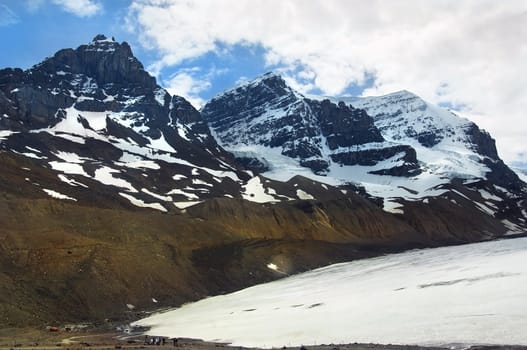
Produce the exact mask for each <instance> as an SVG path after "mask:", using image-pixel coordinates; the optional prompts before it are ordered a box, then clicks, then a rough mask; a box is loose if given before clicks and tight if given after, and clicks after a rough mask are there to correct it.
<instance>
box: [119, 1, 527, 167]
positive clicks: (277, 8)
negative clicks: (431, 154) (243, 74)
mask: <svg viewBox="0 0 527 350" xmlns="http://www.w3.org/2000/svg"><path fill="white" fill-rule="evenodd" d="M129 23H133V24H134V26H135V27H136V30H137V33H138V34H139V37H140V40H141V41H142V43H143V45H144V46H145V47H149V48H151V49H156V50H158V51H159V52H160V60H159V62H158V64H157V67H158V69H162V68H163V67H165V66H170V65H175V64H177V63H180V62H182V61H184V60H186V59H189V58H194V57H198V56H201V55H203V54H205V53H207V52H210V51H218V50H219V45H218V43H221V44H222V45H233V44H258V45H261V46H262V47H264V48H265V49H266V50H267V51H266V56H265V59H266V62H267V63H268V64H269V65H279V66H281V67H283V71H284V72H285V73H286V74H285V75H286V77H287V78H288V80H291V81H294V82H296V87H299V88H301V89H303V90H306V89H312V88H319V89H321V90H322V91H323V92H324V93H325V94H330V95H337V94H340V93H342V91H344V89H345V88H346V87H347V86H348V85H349V84H351V83H353V84H359V85H361V84H364V82H365V79H366V78H367V77H368V76H369V75H371V74H373V76H374V77H375V84H374V86H373V87H372V88H369V89H368V90H367V91H365V93H366V94H383V93H388V92H393V91H396V90H401V89H407V90H410V91H412V92H414V93H416V94H418V95H420V96H422V97H423V98H425V99H427V100H430V101H431V102H435V103H439V102H449V103H451V104H453V105H463V106H464V108H463V113H464V114H465V115H469V116H470V117H471V118H472V119H473V120H475V121H476V122H477V123H478V124H479V125H480V126H482V127H483V128H485V129H487V130H488V131H490V132H491V134H492V135H493V136H494V137H495V138H496V139H497V141H498V146H499V151H500V154H501V155H502V156H503V157H504V158H505V160H507V161H512V160H515V159H517V158H518V157H520V153H521V152H523V153H526V152H527V144H526V143H525V141H524V139H525V136H526V135H527V120H526V118H525V116H524V114H525V112H524V111H525V109H526V107H527V94H526V93H525V86H527V26H526V25H525V23H527V2H526V1H519V0H518V1H514V0H510V1H495V0H465V1H458V0H444V1H424V0H398V1H382V0H371V1H368V2H364V1H362V0H311V1H306V0H266V1H263V0H262V1H254V0H223V1H217V0H199V1H192V0H136V1H133V3H132V4H131V6H130V18H129Z"/></svg>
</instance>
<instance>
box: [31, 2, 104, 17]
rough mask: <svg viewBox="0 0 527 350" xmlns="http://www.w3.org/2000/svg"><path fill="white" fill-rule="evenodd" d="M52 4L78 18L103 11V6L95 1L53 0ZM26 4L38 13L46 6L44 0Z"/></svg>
mask: <svg viewBox="0 0 527 350" xmlns="http://www.w3.org/2000/svg"><path fill="white" fill-rule="evenodd" d="M51 2H52V3H53V4H55V5H57V6H60V7H61V8H62V9H63V10H64V11H66V12H69V13H71V14H74V15H75V16H78V17H91V16H93V15H96V14H97V13H99V12H100V11H101V10H102V5H101V4H100V3H99V2H97V1H93V0H51ZM26 3H27V6H28V8H29V10H30V11H36V10H37V9H39V8H40V7H41V6H42V5H43V4H44V0H26Z"/></svg>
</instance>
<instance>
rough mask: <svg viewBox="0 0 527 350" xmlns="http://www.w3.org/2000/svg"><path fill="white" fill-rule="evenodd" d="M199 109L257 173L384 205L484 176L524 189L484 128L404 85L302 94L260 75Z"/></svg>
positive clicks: (399, 205)
mask: <svg viewBox="0 0 527 350" xmlns="http://www.w3.org/2000/svg"><path fill="white" fill-rule="evenodd" d="M270 87H271V88H270ZM276 91H281V92H282V93H278V94H277V93H276ZM202 114H203V117H204V118H205V120H206V121H207V122H208V123H209V125H210V127H211V128H212V129H213V131H214V133H215V135H216V136H217V137H218V139H219V143H220V144H221V145H223V146H224V147H225V148H226V149H227V150H229V151H230V152H232V153H234V154H235V155H236V156H237V157H239V158H240V159H243V160H244V161H245V162H246V163H247V164H256V167H255V170H258V171H261V172H263V175H265V176H267V177H270V178H273V179H276V180H281V181H285V180H288V179H289V178H291V177H292V176H294V175H296V174H302V175H304V176H307V177H310V178H313V179H316V180H317V181H321V182H326V183H328V184H333V185H339V184H345V183H350V182H352V183H355V184H358V185H361V186H363V187H364V188H365V190H366V192H367V193H369V194H370V195H371V196H374V197H378V198H380V199H381V200H382V202H383V207H384V209H385V210H387V211H392V212H396V213H403V212H404V205H403V202H404V201H421V200H424V198H426V197H437V196H441V195H445V193H447V192H448V190H447V188H448V187H449V186H451V184H452V183H453V182H455V181H458V180H459V179H461V181H462V182H463V181H464V182H467V183H469V182H470V183H479V181H490V182H492V183H493V184H495V185H497V186H499V187H501V188H506V189H507V191H509V192H508V193H509V194H510V195H511V196H516V195H518V196H523V194H522V193H524V191H525V184H523V183H522V182H521V181H520V180H519V178H518V177H517V176H516V175H515V174H514V173H513V172H512V171H511V170H510V169H508V168H507V167H506V166H505V165H504V164H503V162H502V161H501V160H500V159H499V157H498V154H497V151H496V147H495V143H494V140H493V139H492V138H491V137H490V135H489V134H488V133H486V132H484V131H482V130H480V129H479V128H478V127H477V125H475V124H474V123H472V122H470V121H468V120H467V119H464V118H460V117H459V116H457V115H455V114H454V113H452V112H450V111H448V110H445V109H442V108H439V107H437V106H434V105H433V104H431V103H428V102H426V101H424V100H423V99H421V98H420V97H418V96H417V95H415V94H413V93H411V92H409V91H406V90H402V91H398V92H395V93H392V94H388V95H385V96H379V97H365V98H357V97H344V98H338V97H336V98H333V97H313V96H309V98H306V97H304V96H302V95H301V94H299V93H298V92H296V91H294V90H293V89H292V88H291V87H289V86H287V84H285V82H284V81H283V79H281V78H280V77H279V76H277V75H276V74H266V75H263V76H261V77H259V78H257V79H255V80H253V81H251V82H247V83H244V84H243V85H242V86H240V87H237V88H235V89H231V90H228V91H226V92H225V93H222V94H220V95H218V96H216V97H215V98H213V99H212V100H211V101H209V102H208V103H207V104H206V105H205V106H204V108H203V110H202ZM456 179H457V180H456ZM489 191H495V190H492V188H491V189H489ZM489 193H490V192H489ZM513 193H515V195H513ZM490 211H491V210H489V212H490ZM493 212H495V213H497V211H495V210H494V209H493Z"/></svg>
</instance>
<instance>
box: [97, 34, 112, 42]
mask: <svg viewBox="0 0 527 350" xmlns="http://www.w3.org/2000/svg"><path fill="white" fill-rule="evenodd" d="M96 41H115V39H114V38H113V37H112V38H111V39H108V38H107V37H106V35H104V34H97V35H96V36H95V38H93V40H92V42H96Z"/></svg>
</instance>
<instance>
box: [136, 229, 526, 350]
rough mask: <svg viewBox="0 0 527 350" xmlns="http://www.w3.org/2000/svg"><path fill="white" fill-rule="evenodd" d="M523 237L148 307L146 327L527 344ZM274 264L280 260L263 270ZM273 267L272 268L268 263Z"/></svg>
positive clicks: (260, 340) (331, 339)
mask: <svg viewBox="0 0 527 350" xmlns="http://www.w3.org/2000/svg"><path fill="white" fill-rule="evenodd" d="M525 261H527V238H515V239H504V240H498V241H489V242H483V243H475V244H468V245H462V246H451V247H442V248H431V249H422V250H412V251H408V252H404V253H399V254H392V255H385V256H380V257H376V258H370V259H364V260H357V261H353V262H349V263H341V264H336V265H332V266H328V267H324V268H320V269H317V270H313V271H310V272H306V273H303V274H299V275H294V276H290V277H286V278H283V279H281V280H277V281H274V282H270V283H266V284H262V285H258V286H254V287H251V288H247V289H244V290H241V291H238V292H235V293H231V294H227V295H220V296H215V297H210V298H207V299H203V300H200V301H198V302H195V303H190V304H186V305H183V306H182V307H180V308H177V309H174V310H171V311H167V312H163V313H159V314H154V315H152V316H150V317H148V318H145V319H142V320H139V321H137V322H135V323H134V324H133V326H144V327H150V328H149V331H148V332H147V334H150V335H160V336H169V337H192V338H199V339H204V340H208V341H214V342H222V343H223V342H225V343H231V344H232V345H235V346H258V347H265V348H270V347H282V346H298V345H300V344H330V343H334V344H338V343H352V342H361V343H370V342H371V343H385V344H386V343H391V344H418V345H447V346H465V345H470V344H523V345H527V317H526V316H525V311H526V310H527V264H525ZM269 266H271V267H272V268H274V269H278V270H280V266H279V265H277V263H276V262H271V261H270V264H269V265H268V267H269ZM271 267H269V268H271Z"/></svg>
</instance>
